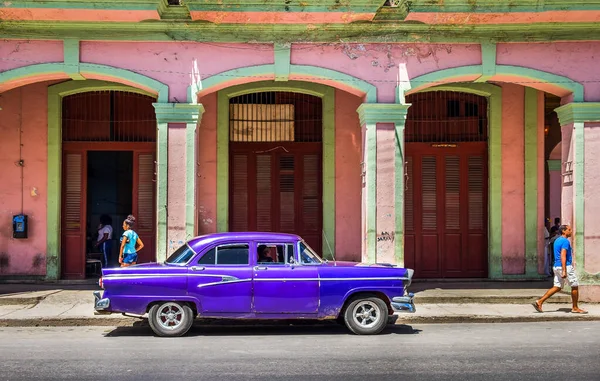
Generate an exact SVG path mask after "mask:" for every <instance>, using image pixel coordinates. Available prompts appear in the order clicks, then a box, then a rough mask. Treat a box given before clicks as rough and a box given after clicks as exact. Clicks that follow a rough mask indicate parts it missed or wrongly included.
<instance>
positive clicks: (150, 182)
mask: <svg viewBox="0 0 600 381" xmlns="http://www.w3.org/2000/svg"><path fill="white" fill-rule="evenodd" d="M154 161H155V155H154V152H153V151H150V152H148V151H134V153H133V194H132V209H133V211H132V212H133V215H134V216H135V217H136V226H135V228H134V230H135V231H136V232H137V233H138V234H139V236H140V239H141V240H142V242H144V248H143V249H142V250H141V251H140V252H139V253H138V262H140V263H144V262H153V261H156V230H155V226H156V219H155V216H156V213H155V208H156V192H155V189H156V188H155V181H154V180H155V179H154Z"/></svg>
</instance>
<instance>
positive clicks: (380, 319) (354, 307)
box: [344, 296, 388, 335]
mask: <svg viewBox="0 0 600 381" xmlns="http://www.w3.org/2000/svg"><path fill="white" fill-rule="evenodd" d="M344 322H345V323H346V327H348V329H349V330H350V331H352V332H353V333H355V334H357V335H376V334H378V333H380V332H381V331H383V329H384V328H385V326H386V325H387V322H388V308H387V305H386V304H385V302H384V301H383V300H381V299H380V298H378V297H376V296H369V297H357V298H355V299H353V300H352V301H351V302H350V303H349V304H348V306H347V307H346V309H345V311H344Z"/></svg>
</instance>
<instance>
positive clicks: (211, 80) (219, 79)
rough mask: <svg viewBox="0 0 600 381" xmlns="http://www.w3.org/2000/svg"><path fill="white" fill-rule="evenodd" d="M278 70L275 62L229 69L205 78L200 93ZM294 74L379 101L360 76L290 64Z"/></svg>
mask: <svg viewBox="0 0 600 381" xmlns="http://www.w3.org/2000/svg"><path fill="white" fill-rule="evenodd" d="M277 70H278V69H277V67H276V65H274V64H269V65H258V66H250V67H244V68H239V69H233V70H229V71H226V72H223V73H220V74H217V75H213V76H212V77H208V78H206V79H203V80H202V83H201V86H200V91H199V94H200V95H205V94H208V93H211V92H213V91H215V90H221V88H224V87H227V85H228V83H231V82H235V81H239V80H246V81H252V82H259V81H266V80H275V77H276V73H277ZM293 75H302V76H304V77H306V78H307V80H308V78H314V79H315V80H322V81H327V82H331V86H333V87H336V88H339V89H341V90H344V91H347V90H348V88H352V89H354V90H355V91H356V92H357V93H361V94H363V95H364V97H365V101H366V102H369V103H374V102H377V87H375V86H374V85H372V84H370V83H368V82H366V81H363V80H362V79H360V78H357V77H353V76H351V75H348V74H345V73H342V72H339V71H335V70H330V69H325V68H322V67H317V66H309V65H290V66H289V75H288V77H289V76H293ZM303 83H310V82H303ZM188 93H189V94H190V96H192V95H193V91H192V90H191V89H190V91H188ZM192 101H193V99H188V102H190V103H192Z"/></svg>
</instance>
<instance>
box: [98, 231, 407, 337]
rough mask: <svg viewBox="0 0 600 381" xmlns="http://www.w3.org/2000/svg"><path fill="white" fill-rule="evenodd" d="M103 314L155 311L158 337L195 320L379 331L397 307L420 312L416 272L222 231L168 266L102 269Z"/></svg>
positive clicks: (285, 237) (188, 247) (287, 240)
mask: <svg viewBox="0 0 600 381" xmlns="http://www.w3.org/2000/svg"><path fill="white" fill-rule="evenodd" d="M102 274H103V276H102V277H101V278H100V285H101V286H102V288H103V289H104V294H103V295H101V292H100V291H96V292H94V297H95V310H96V313H124V314H130V315H138V316H140V317H141V316H142V315H145V314H146V313H147V314H148V321H149V323H150V327H152V330H153V331H154V332H155V333H156V334H157V335H159V336H181V335H183V334H185V333H186V332H187V331H188V330H189V329H190V327H191V325H192V323H193V320H194V318H195V317H197V316H199V317H202V318H229V319H231V318H239V319H319V320H323V319H337V320H338V321H339V322H340V323H343V324H345V325H346V326H347V327H348V328H349V329H350V331H352V332H354V333H355V334H362V335H368V334H377V333H379V332H381V331H382V330H383V329H384V328H385V326H386V325H387V324H388V320H391V319H390V317H391V315H393V314H394V312H414V311H415V306H414V304H413V295H412V294H409V293H407V291H406V289H407V287H408V286H409V285H410V283H411V278H412V275H413V270H411V269H404V268H400V267H397V266H394V265H389V264H362V263H354V262H328V261H324V260H322V259H321V258H320V257H319V256H318V255H317V254H315V252H314V251H313V250H312V249H311V248H310V247H309V246H308V244H307V243H306V242H305V241H304V240H303V239H302V238H300V237H299V236H297V235H292V234H282V233H218V234H208V235H204V236H200V237H196V238H193V239H191V240H190V241H188V242H187V243H186V244H184V245H183V246H181V247H180V248H179V249H178V250H177V251H175V252H174V253H173V254H172V255H171V256H170V257H169V258H168V259H167V260H166V261H165V262H164V263H144V264H138V265H134V266H130V267H124V268H106V269H103V270H102Z"/></svg>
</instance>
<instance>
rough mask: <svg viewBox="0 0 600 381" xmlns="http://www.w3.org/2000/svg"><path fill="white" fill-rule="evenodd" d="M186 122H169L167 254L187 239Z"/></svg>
mask: <svg viewBox="0 0 600 381" xmlns="http://www.w3.org/2000/svg"><path fill="white" fill-rule="evenodd" d="M185 128H186V125H185V123H169V132H168V136H169V137H168V139H169V140H168V141H169V143H168V150H167V151H168V152H167V155H168V172H167V173H168V178H167V182H168V183H167V184H168V185H167V211H168V212H167V213H168V216H167V237H168V238H167V239H168V246H167V256H168V255H170V254H171V253H173V251H175V250H177V248H179V247H180V246H181V245H183V244H184V243H185V241H186V237H185V234H186V233H185V200H186V197H185V179H186V173H185V169H186V168H185V160H186V158H185V156H186V155H185V147H186V139H185V137H186V136H185V135H186V129H185Z"/></svg>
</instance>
